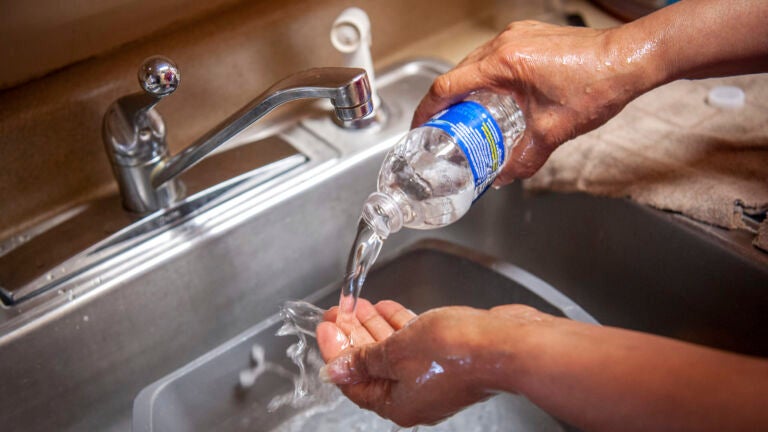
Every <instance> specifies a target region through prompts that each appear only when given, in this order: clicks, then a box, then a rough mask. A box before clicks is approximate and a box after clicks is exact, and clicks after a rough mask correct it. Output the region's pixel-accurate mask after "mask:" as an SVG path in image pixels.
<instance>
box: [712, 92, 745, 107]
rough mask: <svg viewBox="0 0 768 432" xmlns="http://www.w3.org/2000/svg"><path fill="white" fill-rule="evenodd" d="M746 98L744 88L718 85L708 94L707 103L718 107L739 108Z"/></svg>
mask: <svg viewBox="0 0 768 432" xmlns="http://www.w3.org/2000/svg"><path fill="white" fill-rule="evenodd" d="M744 100H745V96H744V90H742V89H740V88H739V87H736V86H717V87H714V88H712V90H710V91H709V94H708V95H707V103H708V104H710V105H712V106H713V107H717V108H726V109H739V108H741V107H743V106H744Z"/></svg>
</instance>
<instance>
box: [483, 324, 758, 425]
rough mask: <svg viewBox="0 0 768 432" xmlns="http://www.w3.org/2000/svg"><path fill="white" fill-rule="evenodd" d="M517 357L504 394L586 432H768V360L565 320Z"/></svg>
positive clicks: (536, 334) (531, 337)
mask: <svg viewBox="0 0 768 432" xmlns="http://www.w3.org/2000/svg"><path fill="white" fill-rule="evenodd" d="M518 342H519V339H518ZM514 351H515V353H514V354H513V355H510V357H509V359H510V360H509V363H508V364H507V365H506V366H508V367H509V368H510V370H511V371H512V373H510V374H507V375H506V381H502V380H498V381H497V383H499V386H501V387H504V388H502V390H507V391H516V392H518V393H521V394H523V395H525V396H526V397H528V398H529V399H530V400H532V401H533V402H534V403H536V404H537V405H539V406H541V407H542V408H543V409H544V410H546V411H547V412H549V413H551V414H553V415H555V416H557V417H559V418H561V419H563V420H565V421H567V422H569V423H572V424H574V425H576V426H578V427H581V428H584V429H585V430H590V431H617V430H621V431H627V432H630V431H649V430H653V431H665V430H674V431H686V430H690V431H708V430H711V431H722V430H768V410H766V409H765V401H766V400H768V362H767V361H764V360H760V359H755V358H751V357H746V356H740V355H735V354H730V353H725V352H722V351H717V350H713V349H708V348H704V347H701V346H696V345H692V344H687V343H683V342H678V341H674V340H671V339H667V338H661V337H656V336H651V335H646V334H642V333H637V332H632V331H627V330H621V329H616V328H609V327H599V326H594V325H588V324H583V323H578V322H574V321H569V320H565V319H554V320H552V321H548V322H545V323H543V324H542V325H540V326H537V327H536V328H535V329H531V330H530V331H528V333H527V337H526V338H525V339H524V342H522V344H520V343H518V346H517V347H516V348H515V350H514Z"/></svg>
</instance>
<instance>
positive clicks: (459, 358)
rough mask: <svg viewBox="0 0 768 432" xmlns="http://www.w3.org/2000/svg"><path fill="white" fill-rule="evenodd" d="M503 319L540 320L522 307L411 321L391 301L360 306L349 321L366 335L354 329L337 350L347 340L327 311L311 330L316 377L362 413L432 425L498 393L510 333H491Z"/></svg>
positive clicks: (444, 312) (435, 313)
mask: <svg viewBox="0 0 768 432" xmlns="http://www.w3.org/2000/svg"><path fill="white" fill-rule="evenodd" d="M510 308H511V309H510ZM505 314H506V315H509V314H511V315H509V316H512V317H516V318H515V319H517V320H522V321H521V322H528V321H529V320H530V319H531V317H534V316H535V317H541V316H545V315H544V314H541V313H540V312H538V311H536V310H535V309H532V308H528V307H525V306H507V307H502V308H495V309H493V310H491V311H487V310H479V309H473V308H469V307H458V306H453V307H444V308H439V309H433V310H430V311H428V312H426V313H424V314H422V315H420V316H418V317H416V315H415V314H413V312H410V311H409V310H408V309H406V308H405V307H404V306H402V305H400V304H398V303H395V302H392V301H384V302H380V303H378V304H376V305H375V306H373V305H371V304H370V303H369V302H367V301H361V302H360V303H359V304H358V309H357V316H358V319H359V321H360V323H361V324H362V327H364V329H365V330H366V331H367V336H366V337H361V332H359V331H358V332H357V333H356V334H355V343H356V346H354V347H352V348H350V349H346V350H344V347H345V346H346V345H347V342H348V341H347V336H346V335H345V334H344V333H343V332H342V331H341V329H339V328H338V327H336V325H335V324H334V323H333V321H334V320H335V318H336V314H335V310H331V311H329V313H328V314H327V315H326V319H327V320H328V321H326V322H324V323H322V324H320V326H318V329H317V338H318V343H319V345H320V350H321V353H322V355H323V358H324V360H325V361H326V362H328V364H327V365H326V366H325V367H324V368H323V371H322V372H321V374H322V375H323V378H324V379H326V380H328V381H331V382H333V383H336V384H338V385H339V387H340V388H341V390H342V392H343V393H344V394H345V395H347V396H348V397H349V398H350V399H351V400H352V401H353V402H355V403H357V404H358V405H359V406H361V407H362V408H366V409H369V410H372V411H375V412H377V413H378V414H379V415H381V416H383V417H385V418H389V419H391V420H392V421H394V422H395V423H397V424H399V425H401V426H413V425H416V424H432V423H435V422H438V421H440V420H442V419H444V418H446V417H448V416H450V415H452V414H454V413H455V412H457V411H459V410H461V409H462V408H464V407H466V406H469V405H471V404H473V403H475V402H478V401H480V400H483V399H485V398H487V397H489V396H490V395H492V394H493V393H494V392H495V391H496V390H498V389H500V387H498V386H496V384H497V382H496V381H502V380H499V377H498V376H497V375H498V373H499V368H500V367H502V363H504V362H505V361H506V359H507V356H506V354H507V350H508V349H509V348H510V345H509V342H510V338H509V333H507V331H506V330H510V329H509V328H507V329H506V330H505V331H504V332H503V333H504V334H503V335H500V334H499V333H497V331H498V329H499V324H500V323H501V322H503V321H504V320H505V319H506V318H508V317H505ZM494 329H496V330H494ZM502 351H504V354H502V353H501V352H502ZM508 370H511V369H508Z"/></svg>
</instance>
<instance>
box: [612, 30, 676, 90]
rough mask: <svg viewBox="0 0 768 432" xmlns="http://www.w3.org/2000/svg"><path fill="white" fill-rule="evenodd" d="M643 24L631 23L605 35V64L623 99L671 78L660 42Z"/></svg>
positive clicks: (664, 51) (668, 63)
mask: <svg viewBox="0 0 768 432" xmlns="http://www.w3.org/2000/svg"><path fill="white" fill-rule="evenodd" d="M642 24H643V23H639V22H632V23H629V24H625V25H623V26H620V27H616V28H613V29H610V30H608V31H606V32H605V34H604V44H603V47H604V48H603V52H604V53H605V59H606V60H605V66H606V69H607V70H608V71H609V72H610V76H611V77H612V79H613V80H615V81H616V82H615V83H614V85H613V86H614V89H615V91H616V92H617V93H618V94H623V95H624V97H625V99H626V102H629V101H631V100H633V99H635V98H636V97H638V96H640V95H642V94H643V93H645V92H647V91H649V90H651V89H654V88H656V87H658V86H660V85H662V84H666V83H667V82H669V81H672V80H674V77H673V73H672V68H671V67H670V66H671V63H670V62H668V61H667V59H666V47H665V46H664V44H663V41H662V40H661V38H660V37H659V36H658V35H654V34H649V33H648V32H647V31H646V29H645V26H643V25H642Z"/></svg>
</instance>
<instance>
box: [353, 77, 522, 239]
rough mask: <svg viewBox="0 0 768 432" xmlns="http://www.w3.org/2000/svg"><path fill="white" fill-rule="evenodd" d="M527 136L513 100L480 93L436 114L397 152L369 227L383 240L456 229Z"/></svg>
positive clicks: (367, 207) (375, 196)
mask: <svg viewBox="0 0 768 432" xmlns="http://www.w3.org/2000/svg"><path fill="white" fill-rule="evenodd" d="M524 130H525V119H524V117H523V113H522V111H521V110H520V107H518V105H517V103H516V102H515V100H514V99H513V98H512V97H511V96H506V95H498V94H494V93H488V92H479V93H474V94H472V95H470V96H469V97H467V99H465V100H464V101H463V102H460V103H458V104H456V105H453V106H452V107H449V108H448V109H446V110H444V111H443V112H441V113H438V114H436V115H435V116H434V117H432V119H430V120H429V121H428V122H427V123H425V124H424V125H422V126H419V127H417V128H415V129H413V130H411V131H410V132H408V134H406V136H405V137H404V138H403V139H402V140H400V141H399V142H398V143H397V144H396V145H395V146H394V147H393V148H392V150H390V151H389V153H388V154H387V156H386V158H385V160H384V163H383V164H382V166H381V171H380V172H379V179H378V192H374V193H372V194H371V195H370V196H369V197H368V199H367V200H366V202H365V204H364V206H363V215H362V217H363V220H365V222H367V223H368V225H370V226H371V227H372V228H373V229H374V231H375V232H376V234H377V235H378V236H379V237H380V238H382V239H385V238H387V237H388V236H389V235H390V234H392V233H394V232H397V231H399V230H400V229H401V228H402V227H403V226H406V227H409V228H416V229H430V228H439V227H443V226H446V225H449V224H451V223H453V222H455V221H456V220H458V219H459V218H461V217H462V216H463V215H464V214H465V213H466V212H467V211H468V210H469V208H470V206H471V205H472V203H473V202H474V200H476V199H477V198H479V197H480V195H482V194H483V192H485V190H486V189H487V188H488V186H490V185H491V183H493V180H494V179H495V178H496V176H497V175H498V173H499V171H501V167H502V166H503V165H504V163H505V162H506V160H507V158H508V156H509V154H510V151H511V149H512V147H513V146H514V145H515V144H517V142H518V141H519V140H520V137H521V136H522V135H523V131H524Z"/></svg>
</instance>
